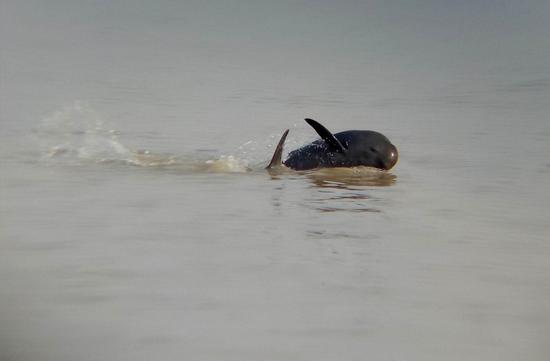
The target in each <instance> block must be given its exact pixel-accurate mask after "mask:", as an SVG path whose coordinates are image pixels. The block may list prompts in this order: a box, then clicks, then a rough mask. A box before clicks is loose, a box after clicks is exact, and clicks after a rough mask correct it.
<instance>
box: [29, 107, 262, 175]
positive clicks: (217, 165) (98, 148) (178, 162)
mask: <svg viewBox="0 0 550 361" xmlns="http://www.w3.org/2000/svg"><path fill="white" fill-rule="evenodd" d="M35 138H36V139H37V141H38V143H39V146H40V149H41V153H42V158H43V159H44V160H46V161H58V162H63V163H68V164H82V163H86V162H92V163H110V164H112V163H119V164H125V165H133V166H140V167H156V168H160V167H162V168H172V169H177V170H180V171H190V172H194V171H195V172H197V171H198V172H201V171H202V172H220V173H236V172H238V173H242V172H247V171H250V170H251V168H250V167H249V161H248V160H247V159H246V158H241V157H238V156H234V155H222V156H220V157H218V158H216V159H210V160H204V159H202V160H201V159H200V157H199V156H197V155H193V154H191V155H188V156H176V155H173V154H166V153H156V152H153V151H149V150H134V149H131V148H130V147H128V146H126V145H124V144H123V143H122V141H121V140H120V133H119V132H118V131H117V130H115V129H112V128H111V127H109V126H107V122H105V121H104V120H103V119H102V118H101V117H100V115H99V114H98V113H97V112H96V111H95V110H94V109H93V108H92V107H91V106H90V105H89V104H88V103H86V102H81V101H77V102H75V103H74V104H72V105H69V106H66V107H64V108H63V109H61V110H59V111H57V112H55V113H53V114H52V115H50V116H48V117H46V118H44V119H43V120H42V122H41V124H40V126H39V127H38V129H37V130H36V132H35Z"/></svg>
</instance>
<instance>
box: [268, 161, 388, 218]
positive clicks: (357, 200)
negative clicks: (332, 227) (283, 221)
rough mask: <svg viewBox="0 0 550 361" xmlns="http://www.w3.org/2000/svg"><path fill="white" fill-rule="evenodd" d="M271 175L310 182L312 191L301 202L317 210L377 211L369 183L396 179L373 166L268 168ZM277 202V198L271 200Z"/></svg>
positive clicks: (376, 184) (382, 183)
mask: <svg viewBox="0 0 550 361" xmlns="http://www.w3.org/2000/svg"><path fill="white" fill-rule="evenodd" d="M268 172H269V175H270V176H271V179H273V180H278V179H283V178H285V177H289V178H290V177H291V178H293V179H296V178H301V179H305V180H308V181H309V182H310V183H311V186H310V188H311V189H312V190H313V192H311V193H309V194H310V196H309V197H307V198H305V199H304V202H303V203H302V206H304V207H306V208H309V209H313V210H316V211H318V212H321V213H332V212H347V213H380V212H382V211H381V210H380V209H378V208H377V207H375V205H376V202H377V201H378V199H376V198H374V197H373V196H371V194H370V193H371V191H372V187H389V186H391V185H393V184H395V182H396V178H397V177H396V176H395V175H394V174H391V173H388V172H385V171H380V170H377V169H372V168H366V167H358V168H327V169H317V170H314V171H306V172H295V171H290V170H288V169H285V168H280V169H270V170H268ZM274 205H275V206H278V205H279V204H278V202H277V203H274Z"/></svg>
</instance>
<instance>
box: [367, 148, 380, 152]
mask: <svg viewBox="0 0 550 361" xmlns="http://www.w3.org/2000/svg"><path fill="white" fill-rule="evenodd" d="M369 149H370V151H371V152H373V153H378V152H377V151H376V149H374V148H373V147H370V148H369Z"/></svg>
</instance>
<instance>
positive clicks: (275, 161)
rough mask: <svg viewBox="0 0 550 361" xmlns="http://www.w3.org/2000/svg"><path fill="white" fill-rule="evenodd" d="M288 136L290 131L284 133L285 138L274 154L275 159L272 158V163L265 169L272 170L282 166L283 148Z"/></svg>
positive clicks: (282, 138)
mask: <svg viewBox="0 0 550 361" xmlns="http://www.w3.org/2000/svg"><path fill="white" fill-rule="evenodd" d="M287 135H288V129H287V130H285V132H284V133H283V136H282V137H281V139H280V140H279V144H277V148H275V152H274V153H273V157H272V158H271V162H269V165H268V166H267V167H265V169H270V168H274V167H279V166H281V164H282V162H281V161H282V157H283V147H284V145H285V140H286V136H287Z"/></svg>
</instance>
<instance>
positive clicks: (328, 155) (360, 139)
mask: <svg viewBox="0 0 550 361" xmlns="http://www.w3.org/2000/svg"><path fill="white" fill-rule="evenodd" d="M334 137H335V138H336V139H338V141H340V143H341V144H342V145H343V146H344V148H346V150H345V152H341V151H337V150H335V149H332V148H331V147H330V146H329V145H328V144H327V142H326V141H325V140H323V139H319V140H316V141H314V142H312V143H310V144H307V145H305V146H303V147H301V148H299V149H296V150H293V151H292V152H290V154H289V155H288V158H287V159H286V160H285V161H284V162H283V164H284V165H285V166H287V167H289V168H292V169H294V170H307V169H314V168H334V167H357V166H365V167H373V168H379V169H384V170H388V169H391V168H392V167H393V166H394V165H395V163H397V158H398V153H397V148H396V147H395V146H394V145H393V144H391V142H390V141H389V140H388V138H386V137H385V136H384V135H382V134H380V133H378V132H375V131H371V130H347V131H345V132H340V133H336V134H334Z"/></svg>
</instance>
